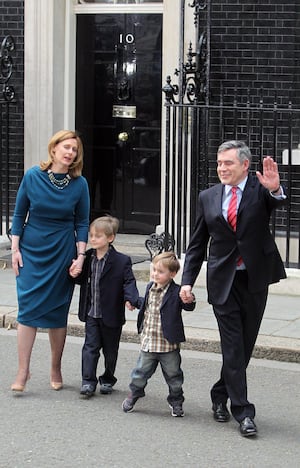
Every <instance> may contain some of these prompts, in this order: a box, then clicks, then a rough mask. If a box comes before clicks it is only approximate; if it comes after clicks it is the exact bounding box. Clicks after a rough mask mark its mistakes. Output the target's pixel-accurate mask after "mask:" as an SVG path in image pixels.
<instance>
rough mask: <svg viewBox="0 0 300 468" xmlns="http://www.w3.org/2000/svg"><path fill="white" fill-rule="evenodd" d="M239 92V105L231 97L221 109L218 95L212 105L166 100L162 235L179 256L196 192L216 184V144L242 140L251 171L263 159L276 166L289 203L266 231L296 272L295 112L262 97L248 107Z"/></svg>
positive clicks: (299, 206) (299, 253) (298, 178)
mask: <svg viewBox="0 0 300 468" xmlns="http://www.w3.org/2000/svg"><path fill="white" fill-rule="evenodd" d="M169 84H170V83H169ZM245 94H246V97H245V98H240V103H238V96H237V95H236V96H235V99H234V102H233V103H232V104H226V105H225V104H224V101H223V96H222V93H221V98H220V102H219V103H218V104H216V105H212V104H208V103H203V104H195V103H193V104H190V103H189V104H179V103H174V102H172V100H169V101H167V103H166V145H165V161H164V167H165V212H164V231H165V232H166V233H169V235H171V236H172V237H173V238H174V240H175V249H176V253H177V254H178V256H179V257H180V256H181V254H182V253H184V252H185V251H186V248H187V245H188V241H189V237H190V233H191V232H192V229H193V226H194V222H195V216H196V207H197V198H198V193H199V191H201V190H203V189H205V188H207V187H209V186H211V185H213V184H215V183H216V182H218V179H217V174H216V152H217V148H218V146H219V145H220V143H222V142H223V141H225V140H232V139H238V140H243V141H245V142H246V143H247V144H248V146H249V147H250V149H251V151H252V154H253V162H252V166H251V171H254V172H255V171H256V170H261V162H262V159H263V157H264V156H266V155H271V156H273V157H274V159H275V160H276V161H277V163H278V166H279V171H280V174H281V180H282V183H283V184H284V185H285V187H286V189H287V193H288V195H289V201H288V204H287V205H286V206H285V207H283V208H281V209H278V210H277V211H276V212H275V213H274V214H273V216H272V220H271V226H270V227H271V231H272V233H273V235H274V237H275V238H276V241H277V243H278V245H279V249H280V252H281V255H282V258H283V260H284V263H285V266H286V267H294V268H300V239H299V231H300V229H299V228H300V145H299V149H298V144H299V143H300V134H299V133H300V126H299V121H300V109H295V108H293V106H292V103H291V102H290V103H289V104H288V105H287V107H286V108H283V107H279V106H278V105H277V102H276V98H275V99H274V102H273V103H272V104H271V105H270V104H268V105H267V104H265V103H264V100H263V98H262V97H261V98H260V99H259V102H258V103H257V104H251V103H250V99H249V92H248V93H245ZM262 95H263V91H262V92H261V96H262ZM247 96H248V97H247ZM298 158H299V159H298Z"/></svg>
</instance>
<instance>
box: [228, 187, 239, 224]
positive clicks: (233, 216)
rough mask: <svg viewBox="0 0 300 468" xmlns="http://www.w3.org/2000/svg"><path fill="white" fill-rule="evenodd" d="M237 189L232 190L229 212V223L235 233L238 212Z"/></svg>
mask: <svg viewBox="0 0 300 468" xmlns="http://www.w3.org/2000/svg"><path fill="white" fill-rule="evenodd" d="M236 191H237V187H232V188H231V192H232V195H231V199H230V202H229V206H228V211H227V221H228V223H229V224H230V226H231V227H232V229H233V230H234V231H236V212H237V193H236Z"/></svg>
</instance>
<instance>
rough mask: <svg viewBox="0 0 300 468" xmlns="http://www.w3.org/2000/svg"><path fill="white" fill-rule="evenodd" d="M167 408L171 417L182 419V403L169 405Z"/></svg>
mask: <svg viewBox="0 0 300 468" xmlns="http://www.w3.org/2000/svg"><path fill="white" fill-rule="evenodd" d="M169 407H170V408H171V415H172V416H174V417H175V418H183V416H184V411H183V409H182V403H176V402H174V403H169Z"/></svg>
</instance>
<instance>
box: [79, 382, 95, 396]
mask: <svg viewBox="0 0 300 468" xmlns="http://www.w3.org/2000/svg"><path fill="white" fill-rule="evenodd" d="M94 393H95V388H94V387H93V386H92V385H91V384H84V385H82V386H81V389H80V395H83V396H85V397H87V398H90V397H91V396H93V395H94Z"/></svg>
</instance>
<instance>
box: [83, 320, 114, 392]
mask: <svg viewBox="0 0 300 468" xmlns="http://www.w3.org/2000/svg"><path fill="white" fill-rule="evenodd" d="M121 333H122V327H117V328H112V327H108V326H107V325H105V324H104V323H103V320H102V319H101V318H93V317H89V316H88V317H87V321H86V324H85V341H84V345H83V348H82V385H84V384H91V385H93V386H94V388H96V386H97V383H98V380H99V382H100V384H104V383H109V384H111V385H114V384H115V383H116V381H117V379H116V377H115V376H114V372H115V369H116V364H117V359H118V352H119V344H120V338H121ZM101 349H102V352H103V356H104V367H105V371H104V373H103V374H102V375H100V377H99V379H97V376H96V372H97V366H98V361H99V357H100V350H101Z"/></svg>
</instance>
